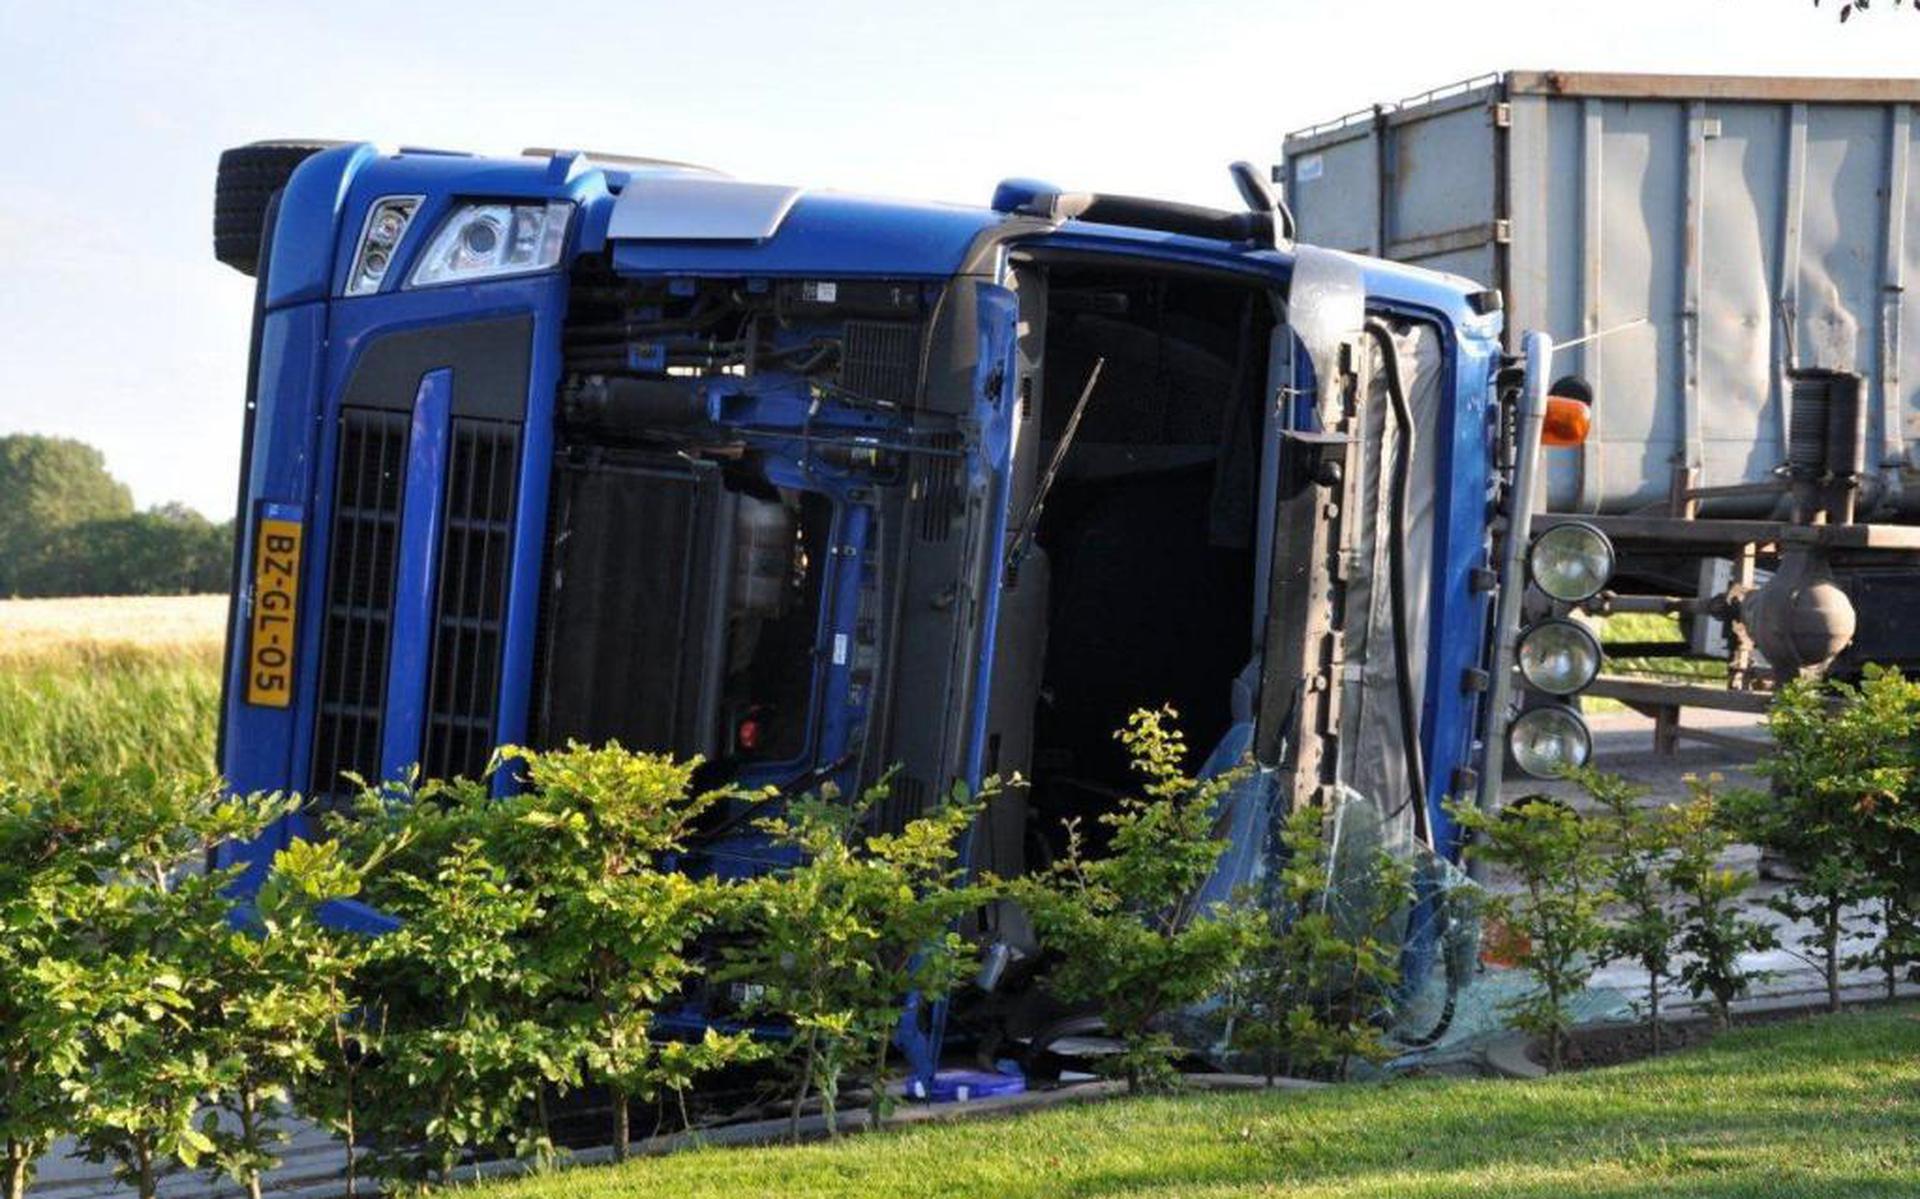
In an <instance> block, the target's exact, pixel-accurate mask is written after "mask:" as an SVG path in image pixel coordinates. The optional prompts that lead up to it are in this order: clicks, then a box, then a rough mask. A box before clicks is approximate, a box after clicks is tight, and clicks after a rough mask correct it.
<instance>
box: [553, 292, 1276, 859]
mask: <svg viewBox="0 0 1920 1199" xmlns="http://www.w3.org/2000/svg"><path fill="white" fill-rule="evenodd" d="M1008 284H1009V287H1010V288H1011V289H1012V290H1013V291H1014V292H1015V293H1016V294H1017V296H1018V304H1019V318H1020V323H1019V337H1018V343H1017V352H1016V354H1015V356H1014V357H1015V363H1016V368H1015V369H1016V370H1017V372H1018V377H1017V378H1016V379H1014V380H1013V381H1012V384H1011V386H1012V388H1013V394H1014V395H1015V396H1016V400H1015V403H1014V405H1013V409H1012V411H1011V412H1010V416H1011V419H1012V421H1013V428H1012V430H1011V434H1010V436H1011V442H1012V450H1011V452H1010V455H1009V463H1008V466H1007V471H1008V473H1009V475H1010V477H1009V478H1008V479H1007V481H1006V486H1007V487H1008V489H1009V496H1008V504H1007V509H1008V511H1007V515H1006V517H1005V521H1006V526H1007V527H1006V530H1005V532H1004V533H1003V534H1002V536H1001V539H1000V542H999V544H997V545H993V546H987V545H985V544H984V543H983V542H981V541H979V540H978V539H977V538H974V537H971V536H970V535H969V530H970V528H971V526H970V525H969V524H968V521H969V519H977V512H976V513H974V514H973V515H972V516H970V509H971V508H976V507H977V505H975V504H973V503H972V502H971V501H970V499H969V488H973V489H975V490H977V489H978V486H979V484H978V480H970V479H969V478H968V477H967V476H966V469H967V463H968V461H969V460H968V459H967V458H966V457H965V452H966V449H967V448H968V446H969V444H970V439H974V440H976V441H977V439H978V436H979V431H978V429H977V428H974V427H973V426H972V425H970V423H969V418H968V416H967V415H966V413H965V412H964V409H963V405H961V404H958V403H955V402H954V400H953V397H952V396H950V395H941V394H939V393H938V389H939V388H940V387H941V386H942V376H941V373H940V372H941V369H942V368H941V366H940V364H939V363H938V362H937V361H935V360H936V359H939V358H940V357H941V351H942V348H943V346H944V345H950V344H952V343H953V342H954V340H955V339H954V337H953V336H952V334H951V332H950V331H949V330H948V329H947V328H946V327H945V326H946V325H948V324H950V323H952V310H953V309H956V308H958V307H959V305H958V304H957V303H943V288H942V286H941V285H936V284H930V283H926V282H917V281H910V280H894V281H881V280H791V279H780V280H751V279H733V280H722V279H699V280H693V279H680V278H665V279H622V278H619V277H617V276H614V275H612V274H611V273H610V272H604V271H603V272H593V271H589V270H586V269H582V270H581V271H580V272H579V273H578V275H577V277H576V279H575V282H574V285H573V295H572V300H571V313H570V316H569V318H568V323H567V328H566V332H565V347H566V368H567V369H566V372H565V376H564V379H565V382H564V384H563V388H562V393H561V400H560V405H559V410H560V413H561V419H560V430H559V432H560V436H559V439H558V446H557V449H556V453H555V463H554V472H553V480H554V482H553V490H552V497H553V498H552V502H551V503H550V505H549V513H550V528H549V530H548V546H549V552H548V564H547V570H546V595H545V601H544V603H543V609H542V621H541V635H540V652H539V665H538V668H537V670H536V676H535V677H536V692H537V694H536V697H535V704H534V711H535V726H536V731H537V737H538V741H539V743H543V744H558V743H561V742H563V741H565V740H566V739H569V738H575V739H580V740H607V739H617V740H620V741H621V742H623V743H625V744H628V745H631V746H636V747H640V748H646V749H658V750H668V751H671V752H674V753H676V754H682V755H689V754H696V753H697V754H700V755H702V756H704V757H705V758H706V759H707V760H708V766H707V767H706V769H705V772H704V774H705V781H707V782H709V783H719V782H727V781H746V782H750V783H756V784H759V783H768V782H770V783H773V784H774V785H776V786H778V787H781V788H782V789H785V790H788V791H798V790H801V789H804V788H807V787H810V786H814V785H817V784H818V783H820V782H821V781H824V780H826V779H829V778H831V779H833V780H834V781H836V782H838V783H840V784H841V785H842V787H843V789H845V787H846V786H848V785H864V784H866V783H870V782H872V781H873V780H875V779H877V778H879V777H880V776H881V775H882V774H883V773H885V772H887V771H889V770H896V771H897V773H896V774H895V775H894V778H893V793H892V796H891V798H890V799H889V800H888V801H887V802H886V803H885V804H883V805H882V806H881V808H880V810H879V811H878V812H877V813H876V817H875V819H876V820H877V821H878V822H879V823H880V824H881V825H882V826H883V827H897V826H898V825H899V824H900V823H903V822H904V821H905V820H906V819H909V818H910V817H911V816H912V815H913V814H914V813H915V812H916V811H917V810H919V808H920V807H921V806H922V805H924V804H925V803H927V802H930V800H931V798H932V797H935V796H938V795H940V794H942V793H944V791H945V790H946V786H947V783H948V781H949V780H950V777H951V776H950V775H944V774H942V773H941V772H940V769H939V765H938V763H939V762H941V761H950V760H951V758H950V757H949V758H947V759H940V758H938V757H937V756H936V755H935V754H933V753H932V752H929V751H928V748H927V747H928V746H930V745H932V744H934V743H935V742H937V741H939V739H940V737H942V736H944V735H945V734H942V733H939V732H937V731H930V730H928V729H926V728H925V727H924V726H926V725H928V724H929V723H934V722H938V721H942V720H950V719H954V715H953V711H954V710H953V709H952V708H951V707H950V706H949V707H947V708H942V707H940V706H939V703H940V701H945V702H947V703H949V704H951V702H952V701H951V696H952V695H953V694H954V692H955V690H956V686H957V684H956V682H955V680H954V679H951V678H946V679H942V678H938V677H936V676H937V675H938V674H940V673H941V672H942V671H946V672H959V671H967V670H972V669H973V668H974V665H975V660H976V659H977V658H978V656H979V655H978V653H977V649H976V652H975V653H973V654H970V655H968V656H967V658H966V660H959V659H958V658H956V656H955V655H954V654H953V653H951V652H948V650H947V647H946V646H944V645H942V644H933V645H931V646H930V644H929V643H939V642H940V639H941V637H943V636H950V637H958V636H959V634H958V633H956V632H954V631H953V630H951V629H948V628H947V627H946V626H940V625H935V624H930V623H926V619H927V618H928V617H929V615H930V613H931V612H932V611H933V610H935V609H938V608H939V607H941V605H943V604H946V603H950V602H951V598H950V597H951V596H952V595H953V594H954V593H955V592H956V591H957V590H964V587H965V585H966V583H967V581H968V580H969V579H971V578H974V577H976V576H977V575H978V574H979V573H980V568H981V566H982V560H983V559H984V558H985V557H986V556H987V555H989V554H1000V555H1004V556H1005V557H1006V559H1007V563H1006V564H1007V569H1006V571H1005V572H1004V578H1003V579H1002V580H1001V582H1000V584H999V592H998V594H997V596H996V597H994V598H995V599H996V601H997V610H998V611H997V616H998V624H997V634H996V638H995V644H994V647H993V654H992V662H993V667H992V672H991V678H988V679H985V680H983V681H982V683H981V685H983V686H984V687H986V689H987V690H988V692H989V702H988V703H987V705H986V707H987V715H986V726H987V727H986V730H985V737H984V744H985V752H984V756H983V760H982V764H981V765H982V770H983V772H984V773H988V774H1000V775H1002V776H1013V775H1018V776H1021V777H1022V778H1024V779H1025V780H1027V786H1025V787H1024V788H1021V789H1016V790H1013V791H1010V792H1008V793H1006V794H1004V795H1002V796H1001V797H1000V798H999V799H997V800H996V801H995V802H994V803H993V804H992V805H990V808H989V811H988V812H987V814H986V816H985V817H984V818H983V827H982V829H981V835H980V836H979V837H977V838H976V841H975V851H974V865H975V867H976V868H978V869H982V870H991V871H993V872H995V873H998V874H1002V875H1015V874H1019V873H1023V872H1026V871H1028V870H1031V869H1035V868H1039V867H1042V866H1044V865H1045V864H1046V863H1047V862H1048V861H1050V860H1052V859H1053V858H1054V857H1055V856H1056V855H1057V854H1058V853H1060V852H1062V850H1063V848H1064V838H1065V832H1064V830H1065V827H1066V823H1067V822H1068V821H1070V820H1078V821H1079V822H1080V823H1081V825H1082V827H1083V830H1084V831H1085V832H1086V833H1088V834H1090V835H1092V837H1093V838H1094V839H1095V840H1096V841H1097V840H1098V839H1099V836H1100V832H1101V828H1100V826H1099V824H1098V822H1097V817H1098V815H1099V814H1100V813H1101V812H1103V811H1107V810H1110V809H1111V807H1112V805H1113V804H1114V802H1115V801H1116V800H1117V798H1118V797H1119V796H1121V795H1123V794H1126V793H1128V791H1129V790H1130V788H1131V787H1132V786H1133V780H1132V779H1131V778H1130V777H1129V773H1130V772H1129V769H1128V764H1127V761H1126V757H1125V754H1124V752H1123V750H1122V748H1121V746H1120V745H1119V744H1118V743H1117V742H1116V741H1115V739H1114V736H1113V734H1114V731H1115V730H1116V729H1117V728H1119V727H1120V726H1121V725H1122V724H1123V723H1124V721H1125V719H1126V717H1127V715H1128V714H1129V713H1130V712H1132V711H1134V710H1135V709H1138V708H1141V707H1157V706H1161V705H1169V706H1172V707H1173V708H1174V709H1175V710H1176V711H1178V712H1179V713H1180V717H1181V721H1182V725H1183V727H1184V728H1185V730H1186V732H1187V735H1188V738H1189V741H1190V743H1191V744H1192V745H1193V746H1194V748H1195V752H1196V753H1198V754H1205V753H1206V752H1207V751H1209V750H1210V749H1212V748H1213V747H1214V746H1215V745H1216V744H1218V743H1219V742H1220V741H1221V739H1222V738H1223V737H1225V736H1226V735H1227V733H1228V730H1229V729H1230V727H1232V726H1233V725H1234V724H1235V723H1237V722H1241V721H1244V720H1246V719H1248V708H1247V706H1246V704H1245V703H1244V702H1240V703H1236V700H1235V696H1236V694H1240V695H1242V697H1243V698H1244V697H1245V695H1246V689H1247V687H1249V686H1250V685H1251V682H1250V680H1248V679H1247V678H1246V677H1245V676H1247V675H1248V671H1249V667H1250V664H1251V662H1252V660H1253V655H1254V645H1253V627H1254V617H1253V610H1254V576H1255V569H1256V551H1255V544H1254V543H1255V533H1256V525H1257V521H1256V519H1255V511H1256V506H1257V492H1258V486H1259V478H1260V471H1261V463H1260V435H1261V429H1262V422H1263V420H1264V419H1265V417H1264V406H1263V402H1262V399H1263V396H1264V395H1265V393H1266V390H1267V387H1268V375H1269V369H1270V363H1269V352H1270V351H1269V347H1270V345H1271V344H1272V342H1273V331H1274V327H1275V324H1276V316H1275V310H1274V304H1273V302H1272V300H1271V298H1270V297H1269V295H1268V293H1267V292H1266V291H1265V290H1264V289H1262V288H1260V287H1258V286H1253V285H1248V284H1246V283H1244V282H1241V281H1238V280H1232V279H1229V278H1225V277H1222V276H1218V275H1203V274H1194V273H1178V272H1170V271H1168V270H1166V269H1164V268H1148V267H1145V266H1143V265H1141V264H1138V263H1132V262H1127V261H1104V262H1074V261H1059V262H1049V261H1043V260H1027V259H1023V260H1020V261H1018V262H1016V263H1015V265H1014V267H1013V269H1012V270H1011V271H1010V272H1009V274H1008ZM948 286H953V287H955V288H958V287H959V285H958V284H952V285H948ZM963 327H964V326H963ZM1096 365H1097V366H1098V368H1099V372H1100V377H1099V379H1098V381H1097V382H1096V383H1095V385H1094V386H1093V388H1092V389H1091V391H1086V387H1087V383H1088V381H1089V379H1090V377H1092V376H1093V374H1094V372H1095V369H1096ZM1083 393H1084V395H1083ZM1076 408H1078V409H1079V410H1080V411H1079V415H1078V419H1077V420H1075V410H1076ZM1043 480H1045V482H1043ZM1043 489H1044V494H1043ZM856 526H857V529H858V533H857V535H856V534H855V528H856ZM1022 540H1024V541H1025V542H1026V544H1024V545H1022V546H1020V547H1019V549H1018V550H1015V549H1014V548H1013V547H1014V543H1015V542H1016V541H1022ZM917 620H918V621H921V622H922V623H920V624H916V623H915V622H916V621H917ZM963 623H964V621H962V620H961V619H960V618H958V617H955V618H954V624H955V625H956V626H958V625H960V624H963ZM971 627H974V628H975V629H976V631H977V628H978V626H977V623H976V624H975V625H974V626H971ZM954 644H960V642H959V641H958V640H956V641H954ZM837 670H841V671H844V672H845V677H844V678H843V679H841V680H839V685H836V678H835V672H836V671H837ZM1196 765H1197V763H1196ZM739 823H740V822H739V821H738V820H737V819H734V820H729V821H728V822H727V826H728V828H729V830H731V831H737V830H738V828H739Z"/></svg>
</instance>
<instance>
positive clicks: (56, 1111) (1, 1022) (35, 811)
mask: <svg viewBox="0 0 1920 1199" xmlns="http://www.w3.org/2000/svg"><path fill="white" fill-rule="evenodd" d="M90 841H91V830H89V829H87V828H86V827H85V826H84V825H79V824H76V823H75V821H74V820H73V819H72V814H71V813H69V812H67V811H66V810H65V806H64V805H63V804H62V803H61V796H60V795H59V794H58V793H55V792H49V791H45V790H38V789H28V788H25V787H20V786H15V785H11V784H8V783H5V782H0V979H5V980H6V985H4V986H0V1138H4V1140H5V1160H4V1170H5V1173H4V1175H3V1176H0V1186H4V1188H5V1189H4V1191H0V1194H4V1195H5V1197H6V1199H24V1196H25V1195H26V1193H27V1188H28V1187H29V1186H31V1185H32V1183H33V1176H34V1165H35V1163H36V1162H37V1161H38V1159H39V1158H40V1156H41V1155H42V1154H43V1153H45V1152H46V1150H47V1147H48V1146H49V1145H50V1144H52V1142H53V1140H54V1139H55V1138H56V1137H58V1136H59V1135H60V1134H61V1133H63V1132H65V1131H66V1130H67V1129H68V1128H69V1127H71V1126H72V1124H73V1122H74V1119H75V1115H76V1106H75V1104H74V1103H73V1102H72V1099H71V1097H70V1096H69V1095H68V1094H67V1093H66V1092H65V1091H64V1090H63V1089H62V1087H61V1080H62V1078H63V1077H64V1076H66V1075H68V1074H70V1073H72V1072H73V1071H74V1070H75V1069H77V1063H76V1062H75V1060H74V1055H75V1054H76V1053H77V1051H78V1049H79V1034H80V1033H81V1031H82V1030H81V1028H80V1027H79V1026H78V1025H77V1024H76V1022H75V1021H74V1020H73V1019H72V1018H71V1017H70V1015H69V1014H68V1013H66V1012H65V1011H63V1010H62V1008H61V1007H60V1005H59V1004H58V1003H57V1002H54V1001H53V1000H52V997H51V996H50V995H48V994H47V993H46V990H45V988H44V987H42V985H41V984H40V982H39V979H38V977H37V976H36V974H35V973H34V971H33V966H34V964H35V963H36V962H38V961H40V960H42V959H46V958H58V957H61V956H63V955H64V954H65V952H66V951H67V947H66V946H65V945H64V944H63V941H65V940H66V938H68V937H69V936H71V935H72V934H73V932H74V930H73V929H72V928H71V927H70V926H69V925H68V924H66V923H65V922H63V921H61V920H59V919H57V918H56V916H57V913H58V912H59V910H60V907H61V904H60V900H59V896H60V895H61V894H62V893H63V891H64V890H65V889H66V888H68V887H71V886H75V885H82V884H84V883H86V882H87V881H89V880H90V879H91V877H92V873H93V871H92V853H91V851H92V850H93V849H94V848H95V846H94V845H92V844H91V843H90Z"/></svg>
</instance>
